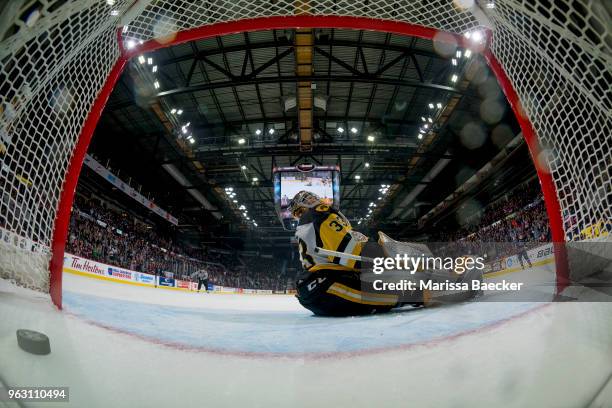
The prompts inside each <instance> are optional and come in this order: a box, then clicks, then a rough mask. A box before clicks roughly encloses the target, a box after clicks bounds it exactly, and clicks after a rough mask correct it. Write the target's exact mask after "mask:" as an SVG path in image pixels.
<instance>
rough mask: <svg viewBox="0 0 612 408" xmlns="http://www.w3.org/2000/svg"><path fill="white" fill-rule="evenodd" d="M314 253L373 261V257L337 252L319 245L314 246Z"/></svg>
mask: <svg viewBox="0 0 612 408" xmlns="http://www.w3.org/2000/svg"><path fill="white" fill-rule="evenodd" d="M314 251H315V253H316V254H317V255H323V256H335V257H337V258H342V259H352V260H355V261H362V262H364V261H365V262H374V258H368V257H367V256H360V255H353V254H348V253H346V252H338V251H331V250H329V249H324V248H320V247H316V248H315V250H314Z"/></svg>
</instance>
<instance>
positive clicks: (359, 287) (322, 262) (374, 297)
mask: <svg viewBox="0 0 612 408" xmlns="http://www.w3.org/2000/svg"><path fill="white" fill-rule="evenodd" d="M289 211H290V212H291V215H292V216H293V217H294V218H295V219H297V220H299V222H298V226H297V229H296V233H295V236H296V238H297V241H298V250H299V254H300V260H301V261H302V265H303V267H304V272H303V273H302V274H301V275H300V276H298V281H297V285H296V286H297V298H298V300H299V302H300V303H301V304H302V306H304V307H305V308H307V309H308V310H310V311H312V312H313V313H314V314H316V315H322V316H355V315H363V314H373V313H381V312H388V311H389V310H391V309H393V308H395V307H400V306H403V305H406V304H411V305H413V306H422V305H425V304H429V303H431V304H435V303H436V302H439V301H440V300H443V299H446V300H447V301H450V302H456V301H463V300H467V299H470V298H472V297H474V296H477V295H478V294H479V293H476V292H472V291H467V292H463V293H459V294H455V295H449V294H446V293H441V292H440V293H438V292H436V293H435V294H433V293H431V292H430V291H426V290H423V291H420V290H418V291H417V292H416V293H411V294H410V295H409V296H405V294H403V295H402V298H400V296H399V295H397V294H392V293H381V292H380V291H375V290H372V289H371V286H369V285H368V284H367V283H368V282H367V278H366V277H364V276H362V275H363V274H362V272H364V271H367V270H368V268H367V267H365V265H362V261H366V260H372V259H373V258H378V257H393V256H395V255H397V254H406V255H408V256H419V255H423V254H428V255H431V251H430V250H429V248H428V247H427V245H424V244H418V243H407V242H398V241H394V240H392V239H391V238H389V237H388V236H386V235H385V234H383V233H382V232H379V237H380V239H379V241H378V243H379V244H380V245H379V244H376V243H372V244H370V245H366V244H367V242H368V238H367V237H366V236H365V235H363V234H361V233H360V232H357V231H354V230H353V229H352V227H351V224H350V222H349V221H348V220H347V219H346V217H345V216H344V215H343V214H342V213H341V212H340V211H337V210H336V209H334V208H332V207H330V206H329V205H327V204H325V203H324V202H322V201H321V199H320V198H319V197H318V196H317V195H315V194H313V193H311V192H309V191H300V192H299V193H297V194H296V195H295V197H294V198H293V200H291V202H290V204H289ZM366 252H367V253H366ZM400 272H402V271H400ZM417 275H418V276H415V278H416V279H421V280H433V281H449V280H452V281H454V282H462V281H469V280H470V279H480V280H482V273H481V272H480V271H476V270H472V271H471V272H467V273H465V274H461V275H458V274H455V273H454V272H452V271H450V272H449V271H446V270H427V271H422V272H421V273H419V274H417ZM404 276H405V274H404ZM362 278H363V280H362ZM364 288H366V289H370V290H364ZM433 295H435V297H436V300H435V301H433V300H432V296H433Z"/></svg>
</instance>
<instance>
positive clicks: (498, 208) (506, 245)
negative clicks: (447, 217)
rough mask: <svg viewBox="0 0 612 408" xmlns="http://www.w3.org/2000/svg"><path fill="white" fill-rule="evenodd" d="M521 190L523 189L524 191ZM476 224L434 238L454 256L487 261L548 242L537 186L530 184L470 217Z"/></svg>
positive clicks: (543, 210) (547, 228)
mask: <svg viewBox="0 0 612 408" xmlns="http://www.w3.org/2000/svg"><path fill="white" fill-rule="evenodd" d="M523 187H524V188H523ZM473 216H474V217H475V219H476V220H478V222H473V223H472V224H471V225H470V226H466V227H463V228H461V229H459V230H456V231H453V232H449V231H442V232H439V233H438V234H436V236H435V237H434V239H433V240H435V241H439V242H440V243H443V244H442V245H443V247H444V249H445V251H448V252H449V253H452V254H453V255H460V254H468V253H471V254H487V256H488V257H489V258H490V259H495V258H499V257H503V256H508V255H513V254H516V253H517V252H519V250H520V249H524V248H525V249H531V248H534V247H536V246H538V245H541V244H542V243H544V242H550V241H551V233H550V228H549V224H548V216H547V214H546V208H545V207H544V200H543V198H542V195H541V191H540V190H539V188H538V186H537V184H536V183H535V182H532V183H529V184H527V185H526V186H522V187H520V188H517V189H516V190H515V191H514V192H512V194H508V195H506V196H505V197H503V198H502V199H500V200H498V201H496V202H495V203H493V204H491V205H489V206H487V207H486V208H484V209H483V210H482V211H481V212H480V213H476V214H473Z"/></svg>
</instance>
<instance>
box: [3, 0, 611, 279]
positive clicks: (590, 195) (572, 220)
mask: <svg viewBox="0 0 612 408" xmlns="http://www.w3.org/2000/svg"><path fill="white" fill-rule="evenodd" d="M8 3H9V5H8V6H5V8H4V9H3V11H2V21H3V22H5V23H7V24H6V25H5V26H4V27H1V28H2V32H1V33H0V34H1V35H2V39H3V41H2V44H1V46H0V90H1V92H0V158H1V160H2V167H1V168H0V177H1V178H0V189H1V194H2V200H1V201H0V227H2V230H1V231H2V235H0V238H1V244H0V276H1V277H8V278H13V279H15V280H16V281H17V282H19V283H21V284H23V285H26V286H29V287H32V288H36V289H39V290H43V291H47V290H48V284H49V278H48V261H49V256H50V250H49V246H50V244H51V238H52V232H53V228H54V222H55V214H56V212H57V207H58V204H59V197H60V192H61V189H62V185H63V180H64V179H65V175H66V169H67V167H68V163H69V161H70V158H71V154H72V152H73V150H74V147H75V144H76V141H77V140H78V137H79V135H80V132H81V128H82V125H83V123H84V121H85V118H86V117H87V114H88V112H89V110H90V109H91V107H92V104H93V101H94V100H95V98H96V96H97V95H98V93H99V91H100V89H101V88H102V86H103V84H104V83H105V81H106V79H107V77H108V75H109V73H110V71H111V68H112V67H113V64H114V63H115V62H116V61H117V60H118V58H119V56H120V51H119V44H117V36H116V27H117V26H118V25H119V21H122V20H121V19H123V21H124V22H125V23H126V24H127V28H126V29H125V30H124V33H123V36H124V38H126V39H128V38H129V39H132V40H142V41H146V40H148V39H151V38H158V37H165V39H164V41H167V38H168V37H169V34H172V33H174V32H177V31H181V30H186V29H190V28H194V27H199V26H203V25H208V24H212V23H216V22H224V21H236V20H240V19H245V18H255V17H268V16H288V15H296V14H312V15H340V16H359V17H368V18H375V19H388V20H397V21H404V22H410V23H414V24H419V25H423V26H427V27H433V28H437V29H439V30H444V31H449V32H453V33H463V32H466V31H469V30H472V29H474V28H476V27H478V26H479V20H477V19H476V18H475V17H474V15H475V14H474V9H466V8H461V7H459V6H466V5H467V6H469V5H470V4H471V3H473V2H470V1H467V0H461V1H459V0H455V1H450V0H437V1H432V0H428V1H424V0H423V1H412V0H402V1H396V0H364V1H360V0H340V1H338V0H292V1H286V0H233V1H223V0H221V1H212V2H210V1H198V0H192V1H186V0H184V1H178V0H176V1H169V0H166V1H154V0H153V1H151V0H149V1H147V0H144V1H143V0H140V1H111V0H75V1H69V0H57V1H53V0H38V1H35V0H30V1H26V2H25V4H23V5H22V4H21V2H14V3H13V5H12V6H11V2H8ZM481 3H482V4H480V6H481V8H480V9H479V10H480V11H481V12H484V14H486V15H487V17H488V18H489V20H490V21H491V22H492V27H491V28H492V30H493V39H494V40H493V43H492V51H493V53H494V55H495V56H496V57H497V58H498V59H499V61H500V62H501V64H502V66H503V68H504V69H505V71H506V72H507V74H508V76H509V78H510V80H511V81H512V83H513V84H514V86H515V88H516V90H517V93H518V94H519V97H520V99H521V102H522V105H523V108H524V111H525V112H526V114H527V115H528V117H529V118H530V120H531V122H532V123H533V126H534V128H535V130H536V132H537V134H538V137H539V139H540V140H541V142H542V143H543V144H544V145H545V147H546V148H547V150H546V153H547V156H546V159H547V160H548V161H549V167H550V169H551V171H552V175H553V178H554V181H555V184H556V187H557V190H558V195H559V201H560V203H561V208H562V210H563V216H564V223H565V231H566V238H567V239H568V240H569V239H573V238H574V234H573V232H574V231H576V230H578V231H579V230H581V229H582V228H584V227H587V226H589V225H592V224H594V223H597V222H601V221H605V220H609V219H610V218H611V216H610V207H611V205H610V203H611V201H612V192H611V187H610V169H611V155H610V147H611V146H610V145H611V143H612V142H611V136H610V135H612V123H611V122H612V119H611V115H612V114H611V106H612V104H611V91H610V86H609V84H610V83H611V79H612V74H611V66H612V61H611V51H610V47H611V44H612V40H611V38H610V27H609V10H607V9H606V8H605V6H604V5H603V4H604V3H603V2H600V1H586V0H582V1H570V0H560V1H556V2H548V1H542V0H525V1H518V0H507V1H502V0H498V1H496V2H495V3H494V4H495V6H494V7H493V8H488V7H487V4H485V3H493V2H491V1H486V2H484V1H483V2H481ZM15 4H18V5H21V7H18V6H15Z"/></svg>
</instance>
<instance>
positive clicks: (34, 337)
mask: <svg viewBox="0 0 612 408" xmlns="http://www.w3.org/2000/svg"><path fill="white" fill-rule="evenodd" d="M17 344H19V347H20V348H21V349H22V350H24V351H27V352H28V353H32V354H39V355H44V354H49V353H51V344H50V343H49V337H47V336H46V335H44V334H42V333H39V332H37V331H34V330H26V329H19V330H17Z"/></svg>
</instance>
